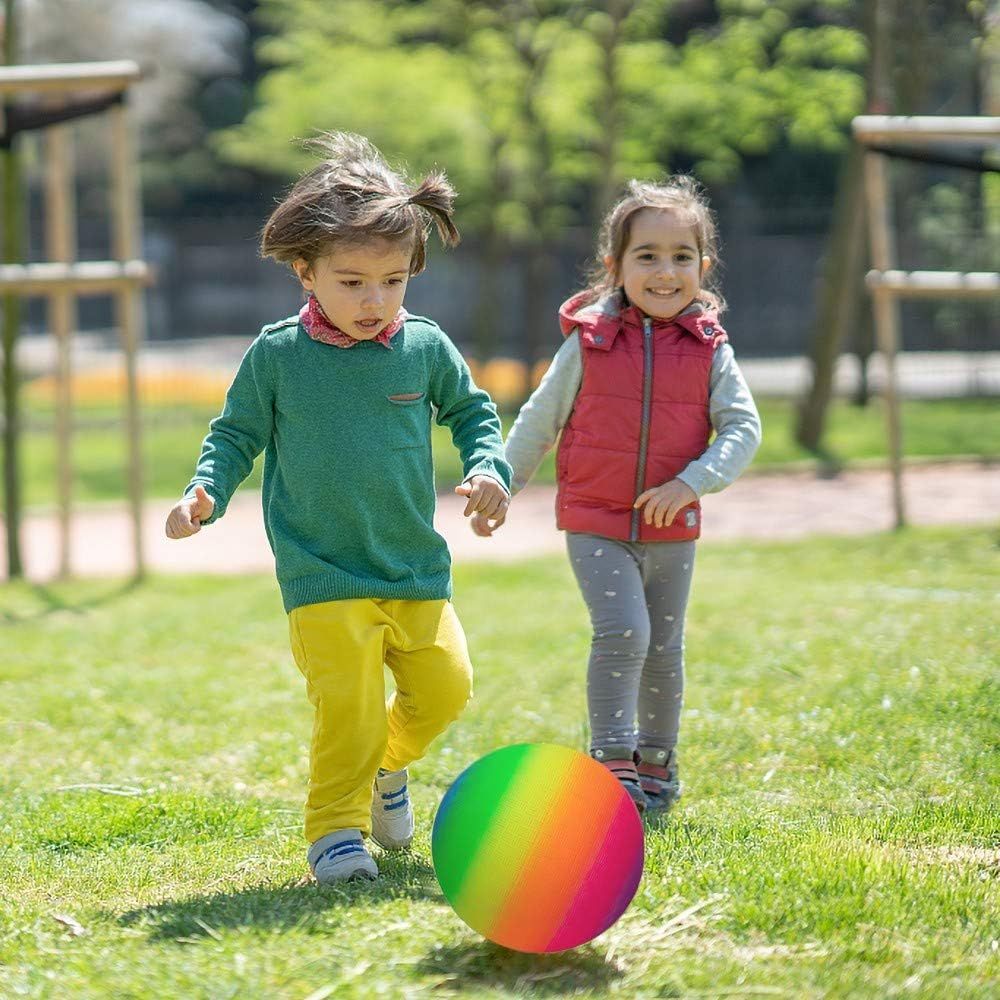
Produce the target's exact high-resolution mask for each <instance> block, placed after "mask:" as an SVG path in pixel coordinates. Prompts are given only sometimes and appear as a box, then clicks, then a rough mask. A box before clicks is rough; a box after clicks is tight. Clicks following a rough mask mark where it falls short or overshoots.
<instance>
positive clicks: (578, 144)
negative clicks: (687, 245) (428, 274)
mask: <svg viewBox="0 0 1000 1000" xmlns="http://www.w3.org/2000/svg"><path fill="white" fill-rule="evenodd" d="M839 6H840V5H837V4H829V3H827V4H819V5H816V4H814V3H805V2H803V0H783V2H781V3H763V2H759V3H756V2H751V0H740V2H729V3H722V4H720V5H719V11H718V12H717V13H716V15H715V19H714V22H713V23H711V24H710V26H708V27H703V28H700V29H698V30H695V31H693V32H690V33H689V34H688V35H687V37H686V38H685V39H684V40H683V42H682V43H680V44H672V43H671V42H670V41H669V40H668V31H669V27H670V23H671V15H672V10H673V5H672V4H671V3H670V2H668V0H634V2H632V3H623V4H622V5H621V7H620V10H619V14H621V15H622V19H621V21H620V23H618V24H617V25H616V22H615V19H614V16H613V15H612V13H611V11H612V10H613V8H610V7H609V6H608V5H606V4H600V3H593V2H588V0H548V2H545V3H537V4H524V3H522V2H518V0H505V2H500V3H485V2H469V3H464V4H459V3H456V2H454V0H421V2H411V3H404V2H400V0H326V2H320V0H265V3H264V5H263V10H264V13H265V16H266V18H267V21H268V23H269V25H270V26H271V29H272V31H273V32H274V34H273V35H272V36H271V37H269V38H268V39H267V40H266V41H265V42H264V43H263V44H262V46H261V50H260V55H261V57H262V59H264V60H265V61H266V62H269V63H270V64H272V66H273V68H272V69H271V70H270V72H268V73H267V74H266V76H265V77H264V79H263V80H262V82H261V84H260V87H259V89H258V93H257V100H256V103H255V107H254V109H253V110H252V111H251V113H250V114H249V115H248V116H247V118H246V120H245V121H244V122H243V123H242V124H241V125H239V126H237V127H235V128H233V129H230V130H228V131H226V132H224V133H223V134H222V135H221V136H220V137H219V138H218V144H219V146H218V148H219V149H220V151H221V152H222V153H223V154H224V155H225V156H226V157H228V158H230V159H231V160H233V161H236V162H240V163H244V164H256V165H262V166H266V167H267V168H269V169H272V170H276V171H279V172H283V173H286V174H288V175H290V176H291V175H294V174H295V173H297V172H298V171H299V170H301V169H302V167H303V166H305V164H306V163H307V162H308V161H307V159H306V158H305V157H304V156H303V154H302V152H301V151H300V150H299V149H297V148H296V147H295V146H294V145H292V144H290V141H289V140H290V139H292V138H293V137H295V136H302V135H308V134H311V133H312V132H314V131H316V130H326V129H349V130H355V131H360V132H363V133H364V134H366V135H368V136H370V137H371V138H372V139H373V140H374V141H375V142H376V144H378V145H379V146H381V147H382V148H383V149H384V151H385V152H386V153H387V154H388V155H390V157H397V158H402V159H404V160H406V161H407V162H408V163H409V164H410V165H411V166H412V167H413V168H414V170H416V171H422V170H425V169H428V168H429V167H431V166H433V165H435V164H440V165H442V166H444V167H445V169H447V171H448V172H449V174H450V175H451V177H452V179H453V180H454V182H455V184H456V186H457V187H458V189H459V191H460V192H461V195H462V201H461V203H460V205H461V211H462V220H463V224H464V225H465V226H466V228H468V229H471V230H473V231H476V230H478V231H486V230H491V229H496V230H498V231H499V232H501V233H502V234H504V236H505V237H506V238H507V239H508V240H510V241H512V242H514V243H518V242H521V243H524V242H531V241H534V240H537V239H539V238H548V239H552V238H554V237H558V235H559V234H560V233H561V231H562V230H563V228H564V227H565V226H566V225H568V224H571V223H577V224H584V225H591V226H592V225H594V224H595V223H596V219H595V218H594V216H593V213H594V211H595V210H596V206H597V202H595V200H594V196H593V193H594V192H596V191H597V190H599V189H601V188H602V186H603V185H604V184H605V182H606V180H607V178H606V177H605V173H606V172H607V171H608V170H609V169H610V170H611V172H612V174H613V175H614V176H613V178H612V179H613V180H614V181H615V182H620V181H621V180H623V179H625V178H626V177H629V176H644V177H650V176H657V175H660V174H662V173H664V172H666V171H669V169H670V166H671V163H672V162H673V161H674V160H675V158H676V157H678V156H684V157H686V158H689V159H693V160H694V161H695V162H696V171H697V172H698V173H699V174H700V175H701V176H702V177H703V179H705V180H707V181H725V180H729V179H732V177H733V176H734V175H735V174H736V172H737V171H738V170H739V167H740V162H741V158H742V157H743V156H745V155H760V154H763V153H765V152H767V151H768V150H769V149H771V148H773V147H774V146H775V144H777V143H778V142H780V141H781V140H782V137H783V136H784V135H786V134H787V136H788V138H789V139H790V141H791V142H792V143H793V144H795V145H798V146H802V147H804V148H819V149H826V150H835V149H838V148H840V147H841V146H842V144H843V142H844V134H845V125H846V122H847V121H848V120H849V119H850V117H851V116H852V115H853V114H855V113H856V112H857V111H858V110H859V109H860V107H861V102H862V91H863V84H862V80H861V78H860V76H859V75H858V71H857V70H858V67H859V65H860V63H861V62H862V61H863V59H864V56H865V51H864V44H863V41H862V38H861V36H860V35H859V33H858V32H857V31H855V30H854V29H853V28H851V27H849V26H847V25H845V24H842V23H834V19H835V18H836V17H837V16H839V15H838V11H837V8H838V7H839ZM609 130H610V131H609ZM608 143H610V146H609V147H608V148H607V149H605V146H606V145H607V144H608ZM609 150H610V157H611V159H610V160H609V158H608V156H609ZM568 206H577V207H576V208H575V209H571V208H569V207H568Z"/></svg>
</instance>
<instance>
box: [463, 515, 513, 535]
mask: <svg viewBox="0 0 1000 1000" xmlns="http://www.w3.org/2000/svg"><path fill="white" fill-rule="evenodd" d="M506 520H507V510H506V508H505V509H504V510H502V511H501V512H500V513H499V514H497V515H495V516H494V517H490V516H489V515H488V514H483V513H480V512H479V511H478V510H477V511H476V513H475V514H473V515H472V519H471V520H470V521H469V526H470V527H471V528H472V530H473V531H474V532H475V533H476V534H477V535H479V537H480V538H489V537H490V536H491V535H492V534H493V532H494V531H496V530H497V528H499V527H501V526H502V525H503V523H504V521H506Z"/></svg>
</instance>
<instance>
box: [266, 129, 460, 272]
mask: <svg viewBox="0 0 1000 1000" xmlns="http://www.w3.org/2000/svg"><path fill="white" fill-rule="evenodd" d="M306 145H307V146H309V147H311V148H313V149H316V150H318V151H319V152H321V153H322V154H323V156H324V158H323V162H322V163H320V164H319V165H318V166H316V167H314V168H313V169H312V170H310V171H309V172H308V173H307V174H304V175H303V176H302V177H300V178H299V180H298V181H297V182H296V183H295V185H294V186H293V187H292V189H291V190H290V191H289V192H288V194H287V195H285V197H284V198H283V199H282V201H281V203H280V204H279V205H278V207H277V208H276V209H275V210H274V211H273V212H272V213H271V217H270V218H269V219H268V220H267V222H266V223H265V225H264V231H263V235H262V237H261V243H260V252H261V256H263V257H273V258H274V259H275V260H277V261H282V262H283V263H286V264H291V263H292V262H293V261H296V260H298V259H299V258H303V259H304V260H305V261H306V262H307V263H308V264H309V265H310V267H311V266H312V265H313V264H314V263H315V262H316V260H317V259H318V258H319V257H322V256H323V255H324V254H326V253H329V252H330V251H331V250H332V249H333V248H335V247H338V246H357V245H358V244H362V243H367V242H369V241H371V240H373V239H384V240H390V241H392V242H405V241H412V248H413V250H412V255H411V257H410V274H411V275H412V274H419V273H420V272H421V271H422V270H423V269H424V264H425V262H426V244H427V236H428V234H429V233H430V229H431V223H433V224H434V226H436V228H437V231H438V235H439V236H440V237H441V242H442V243H443V244H444V245H445V246H454V245H455V244H456V243H458V240H459V235H458V230H457V229H456V228H455V224H454V223H453V222H452V219H451V217H452V213H453V211H454V209H453V203H454V200H455V190H454V188H453V187H452V186H451V185H450V184H449V183H448V180H447V178H446V177H445V175H444V174H443V173H442V172H440V171H435V172H434V173H432V174H428V175H427V176H426V177H425V178H424V179H423V180H422V181H421V182H420V183H419V184H418V185H416V186H415V187H414V185H413V183H412V182H411V181H410V180H409V178H407V177H406V176H405V175H403V174H401V173H399V172H398V171H396V170H393V169H392V168H391V167H390V166H389V164H388V163H386V161H385V159H384V157H383V156H382V154H381V153H380V152H379V151H378V150H377V149H376V148H375V146H373V145H372V144H371V143H370V142H369V141H368V140H367V139H365V138H364V137H363V136H360V135H354V134H352V133H350V132H325V133H323V134H321V135H320V136H318V137H317V138H315V139H311V140H308V141H307V143H306Z"/></svg>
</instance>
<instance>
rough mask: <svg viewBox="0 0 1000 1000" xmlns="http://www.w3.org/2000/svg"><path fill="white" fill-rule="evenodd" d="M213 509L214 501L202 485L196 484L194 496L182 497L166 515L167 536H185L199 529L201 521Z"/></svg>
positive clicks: (207, 516)
mask: <svg viewBox="0 0 1000 1000" xmlns="http://www.w3.org/2000/svg"><path fill="white" fill-rule="evenodd" d="M213 510H215V501H214V500H213V499H212V498H211V497H210V496H209V495H208V494H207V493H206V492H205V489H204V487H202V486H196V487H195V488H194V496H187V497H184V499H183V500H179V501H178V502H177V503H175V504H174V509H173V510H172V511H171V512H170V514H169V516H168V517H167V538H187V537H188V535H193V534H195V533H196V532H198V531H201V522H202V521H203V520H205V519H206V518H209V517H211V516H212V511H213Z"/></svg>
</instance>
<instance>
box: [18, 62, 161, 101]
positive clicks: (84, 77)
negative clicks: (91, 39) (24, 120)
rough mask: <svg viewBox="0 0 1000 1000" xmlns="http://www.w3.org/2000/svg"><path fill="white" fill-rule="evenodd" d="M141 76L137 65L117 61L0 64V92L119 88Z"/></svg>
mask: <svg viewBox="0 0 1000 1000" xmlns="http://www.w3.org/2000/svg"><path fill="white" fill-rule="evenodd" d="M141 78H142V70H140V69H139V64H138V63H135V62H132V61H131V60H121V61H119V62H93V63H55V64H49V65H40V66H3V67H0V94H23V93H42V92H46V93H66V94H68V93H77V92H79V91H81V90H88V89H92V90H112V91H122V90H125V89H127V88H128V87H129V85H130V84H133V83H135V82H136V81H137V80H140V79H141Z"/></svg>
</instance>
